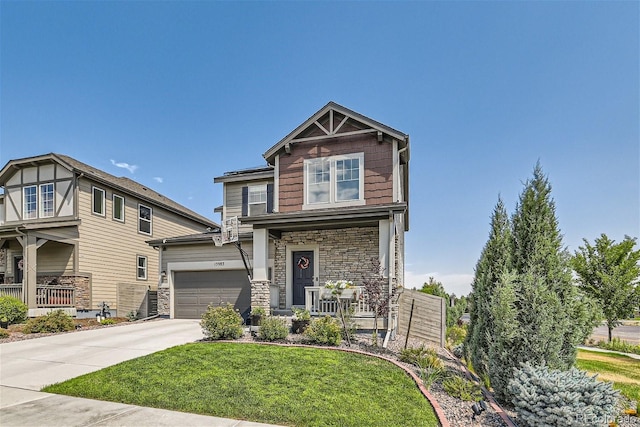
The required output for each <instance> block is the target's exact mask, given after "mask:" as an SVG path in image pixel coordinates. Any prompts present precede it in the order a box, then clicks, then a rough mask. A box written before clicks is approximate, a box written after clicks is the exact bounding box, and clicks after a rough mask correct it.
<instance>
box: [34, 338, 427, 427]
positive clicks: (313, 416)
mask: <svg viewBox="0 0 640 427" xmlns="http://www.w3.org/2000/svg"><path fill="white" fill-rule="evenodd" d="M43 391H46V392H49V393H59V394H66V395H71V396H78V397H85V398H90V399H99V400H109V401H115V402H122V403H128V404H133V405H140V406H147V407H156V408H163V409H169V410H174V411H183V412H191V413H198V414H205V415H213V416H218V417H227V418H235V419H244V420H251V421H256V422H265V423H274V424H284V425H295V426H362V425H367V426H395V425H397V426H401V425H402V426H406V425H411V426H437V425H438V421H437V417H436V415H435V413H434V411H433V409H432V408H431V405H430V404H429V402H428V401H427V399H426V398H425V397H424V396H423V395H422V394H421V393H420V391H419V390H418V388H417V387H416V385H415V383H414V382H413V380H412V379H411V378H410V377H409V376H408V375H407V374H406V373H405V372H404V371H403V370H401V369H400V368H398V367H397V366H394V365H393V364H391V363H389V362H386V361H384V360H381V359H378V358H375V357H369V356H363V355H358V354H353V353H346V352H340V351H331V350H324V349H314V348H304V347H281V346H266V345H258V344H235V343H194V344H187V345H183V346H179V347H173V348H170V349H168V350H164V351H161V352H158V353H154V354H151V355H149V356H144V357H140V358H138V359H133V360H130V361H127V362H123V363H120V364H118V365H115V366H111V367H109V368H105V369H103V370H100V371H98V372H93V373H90V374H87V375H83V376H81V377H78V378H74V379H71V380H69V381H65V382H63V383H60V384H54V385H52V386H48V387H45V388H44V389H43Z"/></svg>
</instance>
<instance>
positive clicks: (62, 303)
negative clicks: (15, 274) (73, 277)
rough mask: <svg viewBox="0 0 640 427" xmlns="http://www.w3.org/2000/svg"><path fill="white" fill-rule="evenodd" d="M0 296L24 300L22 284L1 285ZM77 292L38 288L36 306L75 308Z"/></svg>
mask: <svg viewBox="0 0 640 427" xmlns="http://www.w3.org/2000/svg"><path fill="white" fill-rule="evenodd" d="M0 295H9V296H12V297H15V298H18V299H19V300H22V284H12V285H0ZM75 301H76V291H75V288H73V287H55V288H54V287H51V286H37V287H36V306H37V307H38V308H45V307H75Z"/></svg>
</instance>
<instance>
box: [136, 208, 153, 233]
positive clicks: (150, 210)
mask: <svg viewBox="0 0 640 427" xmlns="http://www.w3.org/2000/svg"><path fill="white" fill-rule="evenodd" d="M141 207H142V208H147V209H149V219H148V220H146V219H143V218H141V217H140V208H141ZM140 221H148V222H149V232H148V233H147V232H146V231H142V230H140ZM138 233H141V234H146V235H149V236H151V235H153V208H152V207H150V206H146V205H143V204H142V203H138Z"/></svg>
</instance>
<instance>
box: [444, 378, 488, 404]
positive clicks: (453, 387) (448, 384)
mask: <svg viewBox="0 0 640 427" xmlns="http://www.w3.org/2000/svg"><path fill="white" fill-rule="evenodd" d="M442 387H443V388H444V391H446V392H447V393H448V394H449V395H450V396H453V397H457V398H458V399H461V400H464V401H474V402H477V401H479V400H481V399H482V391H481V390H480V387H479V386H478V385H476V384H475V383H473V382H471V381H469V380H466V379H464V378H462V377H461V376H459V375H453V376H451V377H449V378H447V379H446V380H444V381H443V382H442Z"/></svg>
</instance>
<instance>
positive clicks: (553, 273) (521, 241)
mask: <svg viewBox="0 0 640 427" xmlns="http://www.w3.org/2000/svg"><path fill="white" fill-rule="evenodd" d="M506 252H508V253H509V255H508V256H504V258H503V259H506V260H508V261H507V263H506V264H503V265H505V268H504V269H503V272H504V271H505V270H510V271H509V273H506V274H501V275H500V278H499V280H496V279H495V276H493V278H492V280H493V282H492V283H494V285H493V287H492V288H487V287H485V288H484V289H483V292H481V294H482V293H484V294H488V295H489V297H488V298H487V297H485V298H486V299H485V301H488V304H489V309H488V310H484V311H480V310H478V309H475V311H476V316H477V317H478V319H477V320H476V323H477V324H478V325H480V324H482V323H489V325H488V326H485V327H486V329H485V330H486V333H485V334H484V336H485V339H486V342H487V347H488V348H487V350H485V354H486V356H487V360H488V366H487V368H488V373H489V376H490V379H491V385H492V386H493V388H494V390H495V392H496V395H497V396H498V397H499V398H502V399H506V398H508V396H507V394H508V391H507V388H506V387H507V384H508V383H509V380H510V379H511V378H512V377H513V372H514V368H518V367H519V366H520V363H521V362H530V363H532V364H534V365H546V366H548V367H550V368H552V369H563V370H564V369H569V368H570V367H571V366H573V364H574V362H575V357H576V346H577V345H578V344H580V343H581V342H582V341H583V340H584V339H585V338H586V337H587V336H588V334H589V333H590V332H591V330H592V328H593V325H594V320H595V316H594V314H593V310H590V307H589V306H588V305H587V304H586V300H585V299H584V298H582V296H581V295H579V294H578V292H577V288H576V287H575V286H573V283H572V278H571V270H570V268H569V255H568V253H567V251H566V250H565V249H564V248H563V245H562V235H561V234H560V230H559V228H558V221H557V219H556V215H555V203H554V201H553V199H552V198H551V185H550V184H549V181H548V180H547V178H546V177H545V176H544V174H543V172H542V168H541V166H540V164H537V165H536V167H535V168H534V172H533V178H532V179H530V180H528V181H527V182H526V183H525V188H524V190H523V191H522V193H521V195H520V198H519V201H518V204H517V207H516V210H515V213H514V214H513V216H512V219H511V239H510V245H509V249H507V250H506ZM480 263H482V265H481V266H480V267H479V268H478V272H480V273H481V274H478V272H476V279H477V280H478V283H482V282H481V280H482V278H483V275H484V276H488V275H487V274H486V273H484V271H485V270H484V269H485V268H486V266H485V264H487V263H486V260H483V259H482V258H481V260H480V261H479V264H480ZM480 288H482V286H480ZM474 293H475V289H474ZM476 299H479V297H478V298H476ZM480 304H482V302H481V303H480ZM486 312H488V313H489V314H488V315H487V314H486ZM481 316H482V317H484V318H483V319H482V320H480V319H479V318H480V317H481ZM474 329H475V326H474ZM474 335H476V336H478V337H479V336H480V334H478V333H476V331H475V330H474ZM478 341H479V342H481V341H480V339H479V338H478ZM471 347H473V345H472V346H471ZM472 351H473V350H472ZM479 354H480V357H484V356H483V354H482V353H479ZM481 360H482V359H480V361H481ZM474 363H475V362H474ZM474 366H475V365H474Z"/></svg>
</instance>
